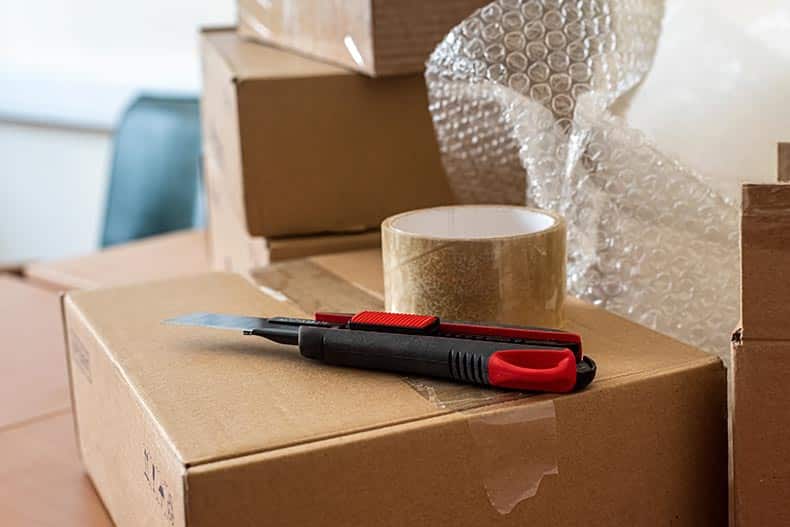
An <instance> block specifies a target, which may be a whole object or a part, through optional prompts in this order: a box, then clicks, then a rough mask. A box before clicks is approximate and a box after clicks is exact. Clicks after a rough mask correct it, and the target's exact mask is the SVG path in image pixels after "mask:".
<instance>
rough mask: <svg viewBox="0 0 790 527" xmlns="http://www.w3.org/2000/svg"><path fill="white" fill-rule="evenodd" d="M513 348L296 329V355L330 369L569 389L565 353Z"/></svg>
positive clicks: (572, 377)
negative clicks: (368, 370) (297, 337)
mask: <svg viewBox="0 0 790 527" xmlns="http://www.w3.org/2000/svg"><path fill="white" fill-rule="evenodd" d="M517 347H518V346H517V345H516V346H514V345H512V344H508V343H502V342H490V341H485V340H470V339H457V338H448V337H438V336H428V335H409V334H403V333H381V332H375V331H354V330H348V329H334V328H322V327H311V326H302V327H300V328H299V351H300V352H301V353H302V355H304V356H305V357H309V358H311V359H316V360H320V361H323V362H325V363H327V364H333V365H336V366H347V367H353V368H365V369H372V370H383V371H390V372H398V373H406V374H412V375H421V376H428V377H439V378H445V379H452V380H454V381H461V382H466V383H472V384H480V385H493V386H501V387H506V388H516V389H522V390H542V391H557V392H565V391H570V390H572V389H574V387H575V385H576V361H575V357H574V355H573V353H572V352H571V351H570V350H568V349H564V348H562V349H561V348H556V347H551V346H545V347H542V346H529V348H528V349H513V348H517ZM492 357H495V360H491V359H492ZM492 378H493V379H494V382H492Z"/></svg>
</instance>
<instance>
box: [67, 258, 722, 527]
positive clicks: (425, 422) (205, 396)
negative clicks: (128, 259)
mask: <svg viewBox="0 0 790 527" xmlns="http://www.w3.org/2000/svg"><path fill="white" fill-rule="evenodd" d="M377 262H380V254H379V255H378V258H376V253H375V252H370V251H368V252H363V253H346V254H345V255H343V256H331V257H329V256H327V257H324V256H322V257H316V258H310V259H307V260H297V261H292V262H285V263H280V264H275V265H273V266H271V267H269V268H268V269H264V270H261V273H260V274H258V275H256V280H257V281H258V284H259V285H261V286H263V288H262V290H263V291H265V292H266V293H265V294H264V293H262V292H261V290H260V289H257V288H255V287H251V285H250V284H249V283H248V282H247V281H245V280H243V279H242V278H240V277H238V276H234V275H227V274H221V273H217V274H210V275H204V276H200V277H192V278H184V279H177V280H170V281H164V282H156V283H151V284H147V285H137V286H131V287H123V288H114V289H105V290H96V291H79V292H74V293H70V294H69V295H68V296H67V297H66V298H65V300H64V312H65V320H66V325H67V330H68V335H69V337H68V342H69V355H70V367H71V379H72V389H73V396H74V400H75V406H76V414H75V415H76V423H77V427H78V430H79V442H80V448H81V452H82V456H83V459H84V463H85V466H86V468H87V471H88V473H89V474H90V475H91V477H92V479H93V481H94V482H95V484H96V486H97V488H98V490H99V493H100V494H101V496H102V498H103V500H104V502H105V504H106V505H107V508H108V510H109V511H110V513H111V515H112V517H113V520H114V521H115V522H116V524H117V525H118V526H119V527H125V526H131V525H162V526H168V525H172V526H185V525H189V526H198V525H199V526H202V527H208V526H220V525H260V524H261V523H267V524H271V525H283V526H285V525H327V526H330V525H337V526H341V525H342V526H353V525H360V526H361V525H382V526H390V525H391V526H396V525H397V526H402V525H426V526H427V525H431V526H433V525H458V526H479V525H502V526H523V525H527V524H529V525H534V526H542V525H546V526H548V525H623V526H626V525H627V526H632V525H670V524H671V525H676V526H677V525H681V526H682V525H688V526H692V525H693V526H695V527H699V526H705V525H710V526H714V525H715V526H720V525H722V524H723V522H725V521H726V511H727V470H726V466H727V463H726V459H727V434H726V407H725V398H726V388H725V372H724V369H723V367H722V365H721V362H720V361H719V360H718V359H716V358H715V357H713V356H711V355H708V354H705V353H703V352H700V351H698V350H696V349H693V348H691V347H689V346H687V345H684V344H681V343H679V342H677V341H675V340H672V339H670V338H668V337H665V336H662V335H659V334H657V333H655V332H652V331H650V330H648V329H645V328H644V327H641V326H638V325H636V324H633V323H631V322H628V321H626V320H624V319H621V318H619V317H617V316H615V315H612V314H609V313H606V312H604V311H602V310H599V309H597V308H595V307H592V306H590V305H586V304H583V303H580V302H577V301H569V305H568V318H569V319H570V325H569V326H570V329H572V330H576V331H580V332H581V333H582V335H583V338H584V344H585V350H586V352H587V353H589V355H590V356H593V357H594V358H595V359H596V360H597V361H598V364H599V368H600V374H599V377H598V379H597V380H596V381H595V382H594V383H593V385H592V386H591V387H590V388H589V389H587V390H585V391H583V392H580V393H575V394H570V395H566V396H551V395H542V396H533V397H527V398H521V399H518V400H516V401H505V400H504V399H500V398H499V397H500V396H501V394H498V393H497V392H492V391H491V390H485V389H480V388H474V387H469V386H460V385H451V384H449V383H445V384H446V385H447V386H445V387H444V388H448V386H449V389H444V388H441V386H442V385H441V383H439V384H435V383H434V382H433V381H422V384H420V386H422V387H423V388H425V387H428V388H430V389H428V390H417V389H415V386H418V384H415V383H414V381H412V383H407V382H405V381H404V379H402V378H401V377H399V376H397V375H391V374H386V373H379V372H368V371H361V370H354V369H345V368H332V367H328V366H324V365H320V364H316V363H313V362H310V361H308V360H306V359H303V358H301V357H300V356H299V355H298V353H297V352H296V351H295V350H294V349H292V348H289V347H285V346H281V345H278V344H273V343H269V342H267V341H265V340H263V339H254V338H251V337H244V336H241V335H236V334H234V333H233V332H225V331H217V330H210V329H201V328H197V329H195V328H184V327H173V326H166V325H163V324H161V320H162V319H164V318H167V317H171V316H176V315H180V314H183V313H186V312H191V311H196V310H201V311H218V312H231V313H239V314H242V313H245V314H256V315H261V316H266V315H275V314H277V315H285V316H304V315H305V312H306V311H309V310H311V309H312V308H313V307H315V306H316V305H319V306H321V307H325V308H332V309H337V310H347V309H362V308H371V307H380V306H381V304H382V300H381V296H380V292H381V282H380V280H379V281H378V283H376V277H378V276H380V273H381V270H380V263H377ZM366 266H367V267H366ZM349 273H351V275H352V280H351V281H347V280H345V279H344V276H348V274H349ZM437 382H438V381H437ZM424 394H426V395H429V397H427V396H426V395H424ZM437 399H438V400H441V401H444V406H443V405H442V404H437ZM461 403H464V405H463V409H464V410H463V411H455V410H454V409H453V408H458V407H459V406H456V405H458V404H461ZM469 403H471V404H469ZM473 406H476V407H477V408H474V409H473V408H472V407H473ZM533 494H534V495H533ZM530 496H531V497H530ZM508 510H510V512H509V513H507V511H508Z"/></svg>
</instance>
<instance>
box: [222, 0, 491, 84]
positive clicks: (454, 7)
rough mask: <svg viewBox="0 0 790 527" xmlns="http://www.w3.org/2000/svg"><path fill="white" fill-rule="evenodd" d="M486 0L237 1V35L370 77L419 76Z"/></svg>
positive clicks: (487, 2) (487, 0)
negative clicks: (457, 27)
mask: <svg viewBox="0 0 790 527" xmlns="http://www.w3.org/2000/svg"><path fill="white" fill-rule="evenodd" d="M489 3H491V1H490V0H431V1H427V2H426V1H425V0H323V1H321V2H308V1H305V0H301V1H290V2H262V1H260V0H239V1H238V16H239V34H240V35H242V36H244V37H247V38H253V39H256V40H259V41H262V42H274V43H276V44H278V45H281V46H285V47H288V48H291V49H293V50H296V51H299V52H302V53H306V54H309V55H313V56H315V57H317V58H319V59H322V60H326V61H329V62H334V63H336V64H340V65H343V66H346V67H348V68H352V69H355V70H357V71H361V72H363V73H366V74H368V75H394V74H403V73H417V72H421V71H423V69H425V61H426V60H428V56H429V55H430V54H431V52H432V51H433V49H434V48H435V47H436V45H437V44H438V43H439V41H441V39H442V38H444V36H445V35H446V34H447V33H448V32H449V31H450V29H452V28H453V27H454V26H455V25H457V24H458V23H459V22H461V21H462V20H463V19H465V18H466V17H468V16H469V15H471V14H472V13H473V12H474V11H475V9H477V8H480V7H483V6H484V5H486V4H489Z"/></svg>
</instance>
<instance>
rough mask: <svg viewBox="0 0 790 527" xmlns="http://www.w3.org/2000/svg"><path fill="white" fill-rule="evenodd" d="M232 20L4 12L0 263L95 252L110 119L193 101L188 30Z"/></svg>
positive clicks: (177, 1) (135, 13)
mask: <svg viewBox="0 0 790 527" xmlns="http://www.w3.org/2000/svg"><path fill="white" fill-rule="evenodd" d="M234 19H235V2H234V0H166V1H159V0H136V1H134V2H113V1H106V0H38V1H36V2H12V1H8V2H2V7H0V263H2V262H9V261H17V260H22V259H38V258H54V257H60V256H67V255H73V254H78V253H84V252H89V251H91V250H93V249H95V248H96V246H97V245H96V244H97V240H98V233H99V231H100V222H101V219H102V216H103V210H104V194H105V190H106V185H107V181H106V179H107V170H108V160H109V156H110V140H109V137H110V135H109V134H110V132H111V130H112V128H113V126H114V123H115V122H116V120H117V117H118V115H119V113H120V111H121V110H122V109H123V107H124V106H125V105H126V104H127V103H128V102H129V99H130V97H132V96H133V95H134V94H136V93H138V92H140V91H141V90H146V91H154V92H166V93H177V94H197V93H198V91H199V88H200V68H199V64H200V63H199V57H198V28H199V27H200V26H204V25H231V24H233V21H234ZM13 122H16V123H19V122H28V123H38V124H39V125H40V126H32V127H31V126H23V125H19V124H12V123H13ZM51 125H58V126H51ZM86 129H88V130H90V131H86Z"/></svg>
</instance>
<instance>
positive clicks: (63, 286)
mask: <svg viewBox="0 0 790 527" xmlns="http://www.w3.org/2000/svg"><path fill="white" fill-rule="evenodd" d="M209 269H210V267H209V257H208V247H207V240H206V232H205V231H203V230H193V231H179V232H174V233H168V234H163V235H161V236H152V237H150V238H146V239H143V240H139V241H134V242H131V243H127V244H123V245H117V246H114V247H110V248H108V249H105V250H103V251H99V252H96V253H93V254H89V255H85V256H80V257H77V258H70V259H66V260H56V261H50V262H36V263H31V264H29V265H27V266H26V267H25V276H26V277H27V278H28V279H29V280H31V281H35V282H38V283H41V284H45V285H47V286H48V287H50V288H53V289H56V290H60V291H68V290H70V289H92V288H96V287H110V286H116V285H122V284H130V283H135V282H145V281H149V280H156V279H162V278H170V277H175V276H183V275H189V274H195V273H202V272H206V271H208V270H209Z"/></svg>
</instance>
